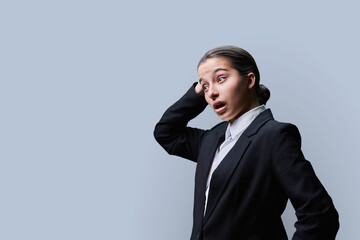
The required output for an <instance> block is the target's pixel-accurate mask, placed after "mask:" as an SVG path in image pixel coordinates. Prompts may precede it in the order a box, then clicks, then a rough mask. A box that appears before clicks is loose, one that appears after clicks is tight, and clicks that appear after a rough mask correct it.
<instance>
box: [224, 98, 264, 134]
mask: <svg viewBox="0 0 360 240" xmlns="http://www.w3.org/2000/svg"><path fill="white" fill-rule="evenodd" d="M264 110H266V107H265V105H261V106H258V107H256V108H253V109H251V110H250V111H247V112H246V113H244V114H243V115H241V116H240V117H239V118H237V119H236V120H235V121H234V122H233V124H231V125H230V123H229V125H228V126H227V129H226V132H225V139H228V138H229V137H231V138H233V139H234V138H236V137H238V135H239V134H241V133H242V132H243V131H245V129H246V128H247V127H248V126H249V125H250V123H251V122H252V121H253V120H254V119H255V118H256V117H257V116H258V115H259V114H260V113H261V112H262V111H264Z"/></svg>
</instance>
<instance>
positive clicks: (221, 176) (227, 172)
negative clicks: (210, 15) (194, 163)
mask: <svg viewBox="0 0 360 240" xmlns="http://www.w3.org/2000/svg"><path fill="white" fill-rule="evenodd" d="M271 119H274V118H273V116H272V114H271V111H270V109H267V110H265V111H264V112H262V113H261V114H259V116H258V117H256V118H255V119H254V121H253V122H252V123H251V124H250V125H249V127H248V128H247V129H246V130H245V131H244V133H243V134H242V135H241V136H240V138H239V139H238V141H237V142H236V144H235V145H234V147H233V148H232V149H231V150H230V151H229V153H228V154H227V155H226V156H225V158H224V159H223V160H222V162H221V163H220V164H219V166H218V167H217V168H216V170H215V171H214V173H213V175H212V178H211V182H210V192H209V196H208V203H207V207H206V213H205V217H204V221H203V224H205V223H206V221H207V220H208V219H209V217H210V216H211V214H212V212H213V211H214V209H215V207H216V205H217V203H218V202H219V200H220V198H221V196H222V195H223V193H224V191H225V189H226V186H227V185H228V182H229V181H230V179H231V176H232V175H233V173H234V171H235V169H236V167H237V166H238V165H239V163H240V161H241V159H242V157H243V155H244V153H245V152H246V150H247V149H248V147H249V146H250V144H251V140H250V139H249V137H250V136H252V135H254V134H256V133H257V131H258V130H259V129H260V128H261V127H262V126H263V125H264V124H265V123H266V122H267V121H268V120H271ZM210 162H212V161H210ZM210 165H211V164H210Z"/></svg>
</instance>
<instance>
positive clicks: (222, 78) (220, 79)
mask: <svg viewBox="0 0 360 240" xmlns="http://www.w3.org/2000/svg"><path fill="white" fill-rule="evenodd" d="M217 80H218V82H223V81H225V77H219V78H218V79H217Z"/></svg>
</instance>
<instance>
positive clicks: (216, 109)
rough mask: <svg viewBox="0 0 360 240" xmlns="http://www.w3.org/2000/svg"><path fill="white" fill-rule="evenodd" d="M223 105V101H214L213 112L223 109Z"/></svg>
mask: <svg viewBox="0 0 360 240" xmlns="http://www.w3.org/2000/svg"><path fill="white" fill-rule="evenodd" d="M225 106H226V104H225V103H224V102H216V103H215V104H214V110H215V112H217V113H220V112H222V111H224V110H225Z"/></svg>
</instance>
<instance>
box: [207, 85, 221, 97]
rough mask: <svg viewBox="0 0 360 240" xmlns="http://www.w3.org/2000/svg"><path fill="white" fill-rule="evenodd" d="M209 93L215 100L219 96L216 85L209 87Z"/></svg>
mask: <svg viewBox="0 0 360 240" xmlns="http://www.w3.org/2000/svg"><path fill="white" fill-rule="evenodd" d="M207 94H208V97H209V98H211V99H212V100H213V101H215V99H216V98H217V97H218V96H219V92H218V91H217V89H216V87H214V86H210V87H209V89H208V92H207Z"/></svg>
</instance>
